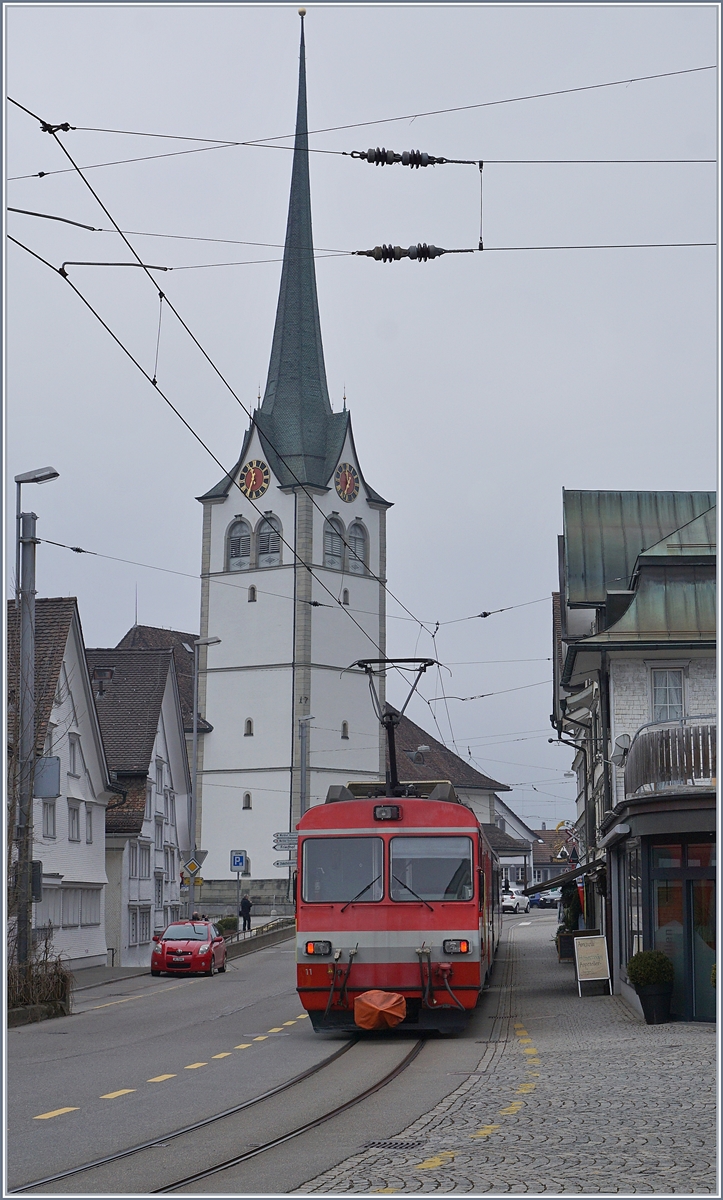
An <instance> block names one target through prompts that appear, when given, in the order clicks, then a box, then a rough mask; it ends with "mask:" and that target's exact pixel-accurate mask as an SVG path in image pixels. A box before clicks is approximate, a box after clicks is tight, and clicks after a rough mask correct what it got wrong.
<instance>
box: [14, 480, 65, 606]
mask: <svg viewBox="0 0 723 1200" xmlns="http://www.w3.org/2000/svg"><path fill="white" fill-rule="evenodd" d="M59 477H60V472H59V471H56V469H55V467H40V468H39V469H38V470H37V471H24V472H23V474H22V475H16V476H15V607H16V608H19V607H20V508H21V505H22V498H21V497H22V488H23V484H24V483H49V482H50V480H51V479H58V478H59Z"/></svg>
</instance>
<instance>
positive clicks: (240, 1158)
mask: <svg viewBox="0 0 723 1200" xmlns="http://www.w3.org/2000/svg"><path fill="white" fill-rule="evenodd" d="M423 1046H424V1039H423V1038H420V1039H419V1041H417V1042H415V1044H414V1046H413V1047H412V1049H411V1050H410V1052H409V1054H407V1055H406V1057H405V1058H403V1059H402V1061H401V1062H400V1063H399V1064H398V1065H397V1066H396V1067H395V1068H394V1070H393V1071H390V1072H389V1074H388V1075H385V1076H384V1078H383V1079H380V1080H378V1081H377V1083H373V1084H372V1085H371V1087H368V1088H366V1089H365V1091H363V1092H360V1093H359V1095H358V1096H355V1097H354V1098H353V1099H352V1100H347V1102H346V1104H342V1105H340V1107H339V1108H335V1109H332V1111H331V1112H327V1113H324V1114H323V1115H322V1116H320V1117H315V1118H314V1120H313V1121H307V1122H306V1123H305V1124H304V1125H299V1126H298V1127H297V1128H296V1129H292V1130H291V1131H290V1132H289V1133H284V1134H282V1135H281V1137H277V1138H274V1139H273V1140H272V1141H270V1142H265V1143H264V1144H263V1145H262V1146H256V1147H255V1148H254V1149H253V1150H247V1151H245V1153H243V1154H236V1155H235V1156H234V1157H233V1158H228V1159H226V1161H225V1162H222V1163H218V1164H217V1165H216V1166H215V1167H206V1168H205V1169H204V1170H203V1171H196V1172H195V1174H193V1175H187V1176H186V1178H185V1179H177V1180H176V1181H175V1182H174V1183H170V1184H168V1185H167V1186H166V1187H162V1188H154V1189H153V1191H152V1192H151V1193H150V1195H152V1196H157V1195H163V1194H164V1193H167V1192H175V1191H176V1190H177V1189H178V1188H181V1187H186V1186H188V1185H189V1184H193V1183H198V1182H199V1180H201V1179H208V1178H209V1177H210V1176H211V1175H217V1174H218V1172H219V1171H227V1170H228V1169H229V1168H230V1167H235V1166H237V1165H238V1164H239V1163H243V1162H248V1161H249V1159H251V1158H256V1157H257V1155H259V1154H264V1153H265V1152H266V1151H267V1150H273V1149H274V1148H275V1147H276V1146H282V1145H283V1144H284V1142H290V1141H291V1140H292V1139H293V1138H297V1137H300V1136H301V1135H302V1134H303V1133H308V1132H309V1131H310V1130H311V1129H316V1128H317V1127H318V1126H319V1125H325V1124H326V1122H327V1121H331V1120H332V1119H333V1118H334V1117H337V1116H340V1115H341V1113H344V1112H347V1111H348V1110H349V1109H350V1108H354V1107H355V1106H356V1105H357V1104H361V1103H362V1101H363V1100H366V1099H367V1098H368V1097H369V1096H373V1095H374V1094H375V1093H376V1092H379V1091H381V1089H382V1088H384V1087H386V1086H387V1084H389V1083H391V1082H392V1081H393V1080H394V1079H396V1078H397V1076H399V1075H401V1074H402V1072H403V1071H406V1069H407V1067H408V1066H410V1065H411V1064H412V1063H413V1062H414V1060H415V1058H416V1057H417V1055H418V1054H419V1053H420V1051H421V1050H422V1047H423Z"/></svg>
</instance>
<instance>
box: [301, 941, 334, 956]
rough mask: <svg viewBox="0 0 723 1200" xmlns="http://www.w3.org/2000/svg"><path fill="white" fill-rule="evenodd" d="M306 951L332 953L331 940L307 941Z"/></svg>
mask: <svg viewBox="0 0 723 1200" xmlns="http://www.w3.org/2000/svg"><path fill="white" fill-rule="evenodd" d="M304 951H305V953H306V954H331V942H306V943H305V945H304Z"/></svg>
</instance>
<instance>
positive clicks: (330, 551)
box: [324, 517, 344, 571]
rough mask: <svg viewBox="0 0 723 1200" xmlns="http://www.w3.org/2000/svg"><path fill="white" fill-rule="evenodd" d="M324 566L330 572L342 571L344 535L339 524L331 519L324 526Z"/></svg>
mask: <svg viewBox="0 0 723 1200" xmlns="http://www.w3.org/2000/svg"><path fill="white" fill-rule="evenodd" d="M324 566H325V567H328V568H329V569H330V570H332V571H343V569H344V534H343V531H342V525H341V522H340V521H335V520H334V519H333V517H332V518H330V519H329V520H328V521H327V522H326V525H325V526H324Z"/></svg>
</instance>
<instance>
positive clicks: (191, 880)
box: [184, 637, 221, 917]
mask: <svg viewBox="0 0 723 1200" xmlns="http://www.w3.org/2000/svg"><path fill="white" fill-rule="evenodd" d="M220 644H221V639H220V638H218V637H206V638H195V640H194V643H193V766H192V768H191V829H190V835H191V853H192V854H195V853H196V802H197V788H198V648H199V646H219V645H220ZM184 645H185V642H184ZM195 888H196V885H195V876H194V875H191V873H190V872H189V875H188V915H189V917H191V916H193V906H194V903H195V899H194V892H195Z"/></svg>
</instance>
